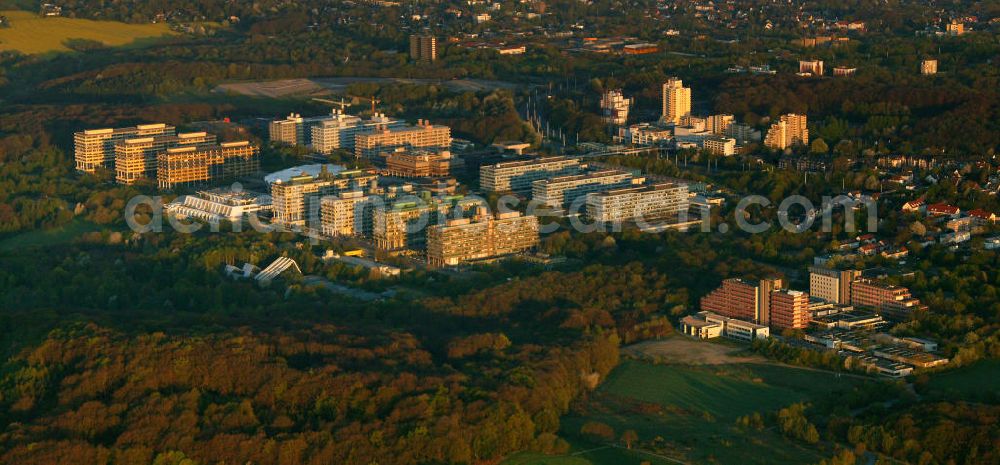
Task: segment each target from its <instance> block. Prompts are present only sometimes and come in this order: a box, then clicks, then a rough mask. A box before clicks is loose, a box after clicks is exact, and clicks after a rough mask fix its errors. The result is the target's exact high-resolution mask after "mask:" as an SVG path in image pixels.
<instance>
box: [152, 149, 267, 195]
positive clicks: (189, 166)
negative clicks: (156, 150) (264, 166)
mask: <svg viewBox="0 0 1000 465" xmlns="http://www.w3.org/2000/svg"><path fill="white" fill-rule="evenodd" d="M258 171H260V149H259V148H258V147H257V146H256V145H252V144H250V142H247V141H242V142H226V143H222V144H219V145H199V146H186V147H174V148H169V149H167V150H166V152H163V153H160V154H159V156H157V165H156V180H157V184H158V185H159V187H160V189H173V188H175V187H182V186H195V185H203V184H206V183H210V182H218V181H224V180H234V179H236V178H239V177H243V176H251V175H254V174H257V172H258Z"/></svg>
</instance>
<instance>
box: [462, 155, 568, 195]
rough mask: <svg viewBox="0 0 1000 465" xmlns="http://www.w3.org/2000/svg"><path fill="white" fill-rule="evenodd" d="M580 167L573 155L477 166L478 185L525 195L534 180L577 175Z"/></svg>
mask: <svg viewBox="0 0 1000 465" xmlns="http://www.w3.org/2000/svg"><path fill="white" fill-rule="evenodd" d="M582 170H583V168H582V167H581V166H580V161H579V160H577V159H575V158H566V157H541V158H535V159H532V160H517V161H503V162H500V163H496V164H492V165H483V166H480V167H479V187H480V188H481V189H482V190H484V191H486V192H514V193H518V194H528V193H530V192H531V189H532V183H533V182H535V181H538V180H540V179H548V178H552V177H556V176H565V175H570V174H579V173H580V172H581V171H582Z"/></svg>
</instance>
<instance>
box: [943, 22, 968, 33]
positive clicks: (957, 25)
mask: <svg viewBox="0 0 1000 465" xmlns="http://www.w3.org/2000/svg"><path fill="white" fill-rule="evenodd" d="M945 30H946V32H947V33H948V35H950V36H960V35H962V34H965V24H964V23H962V22H961V21H958V20H952V21H951V22H950V23H948V25H947V26H945Z"/></svg>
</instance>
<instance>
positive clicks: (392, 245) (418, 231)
mask: <svg viewBox="0 0 1000 465" xmlns="http://www.w3.org/2000/svg"><path fill="white" fill-rule="evenodd" d="M460 201H461V197H459V196H452V197H444V198H431V199H407V198H403V199H400V200H398V201H396V202H395V203H393V204H392V205H391V206H387V207H379V208H375V210H374V212H373V216H372V242H373V243H374V244H375V248H376V249H378V250H382V251H388V252H392V251H399V250H403V249H410V250H423V249H424V247H425V246H426V244H427V228H428V227H430V226H431V225H434V224H440V223H441V222H443V221H444V220H446V218H447V215H448V214H449V213H450V212H451V211H452V209H454V208H455V206H456V205H457V204H458V203H459V202H460Z"/></svg>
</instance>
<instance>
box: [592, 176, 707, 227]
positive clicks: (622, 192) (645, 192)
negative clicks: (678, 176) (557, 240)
mask: <svg viewBox="0 0 1000 465" xmlns="http://www.w3.org/2000/svg"><path fill="white" fill-rule="evenodd" d="M688 201H689V200H688V186H687V185H686V184H677V183H670V182H665V183H657V184H650V185H645V186H636V187H624V188H621V189H612V190H607V191H603V192H594V193H590V194H587V216H588V217H589V218H590V219H592V220H594V221H596V222H601V223H620V222H625V221H629V222H631V221H637V220H641V221H652V220H660V219H668V218H671V217H675V216H677V215H678V214H679V213H681V212H686V211H687V210H688Z"/></svg>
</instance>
